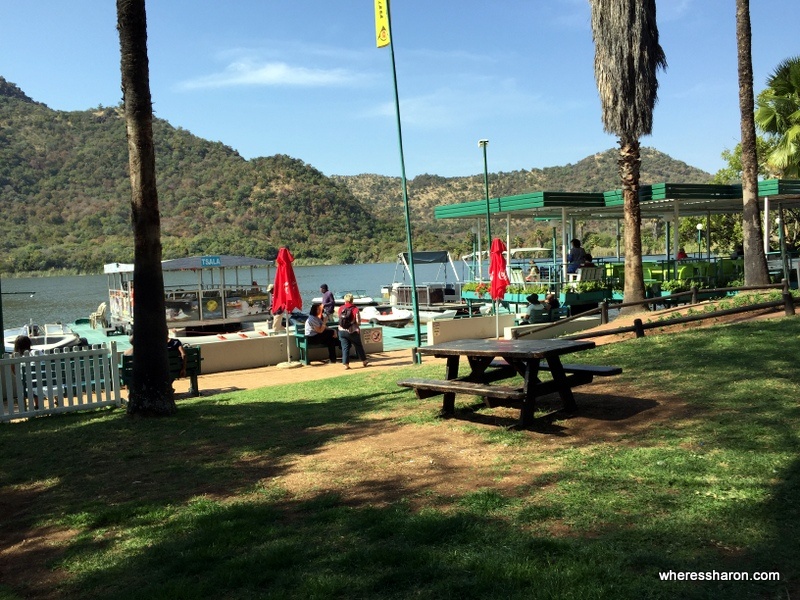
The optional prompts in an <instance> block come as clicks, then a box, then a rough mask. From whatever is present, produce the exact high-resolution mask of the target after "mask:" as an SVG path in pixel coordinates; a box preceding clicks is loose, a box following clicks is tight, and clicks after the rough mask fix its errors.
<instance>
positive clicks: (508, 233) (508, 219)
mask: <svg viewBox="0 0 800 600" xmlns="http://www.w3.org/2000/svg"><path fill="white" fill-rule="evenodd" d="M506 252H507V254H506V273H508V279H509V281H510V280H511V213H507V214H506Z"/></svg>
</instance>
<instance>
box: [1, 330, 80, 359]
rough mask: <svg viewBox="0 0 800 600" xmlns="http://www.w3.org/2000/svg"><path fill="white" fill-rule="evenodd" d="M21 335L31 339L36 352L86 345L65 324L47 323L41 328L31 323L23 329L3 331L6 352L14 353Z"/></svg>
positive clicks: (32, 347) (32, 348)
mask: <svg viewBox="0 0 800 600" xmlns="http://www.w3.org/2000/svg"><path fill="white" fill-rule="evenodd" d="M20 335H26V336H28V337H29V338H30V339H31V350H33V351H36V352H47V351H49V350H56V349H64V348H72V347H74V346H85V345H86V340H85V339H83V338H81V337H80V336H79V335H78V334H77V333H75V332H74V331H72V329H70V328H69V327H66V326H65V325H64V324H63V323H47V324H45V325H43V326H39V325H36V324H35V323H33V322H30V323H28V324H27V325H23V326H22V327H16V328H11V329H6V330H4V331H3V347H4V352H7V353H12V352H14V341H15V340H16V339H17V337H18V336H20Z"/></svg>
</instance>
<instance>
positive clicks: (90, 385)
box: [0, 342, 122, 422]
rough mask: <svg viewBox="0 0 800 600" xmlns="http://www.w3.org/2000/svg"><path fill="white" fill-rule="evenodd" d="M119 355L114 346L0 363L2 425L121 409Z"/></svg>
mask: <svg viewBox="0 0 800 600" xmlns="http://www.w3.org/2000/svg"><path fill="white" fill-rule="evenodd" d="M118 364H119V354H118V353H117V345H116V343H115V342H111V344H110V347H106V345H105V344H102V345H98V346H92V347H91V348H74V349H73V348H67V349H64V350H63V351H61V350H54V351H51V352H47V353H42V354H39V353H36V354H30V353H29V352H26V353H25V354H24V355H22V356H18V355H9V354H5V355H3V358H0V388H2V402H0V422H3V421H12V420H14V419H22V418H26V417H34V416H38V415H45V414H56V413H66V412H74V411H78V410H88V409H95V408H101V407H103V406H120V405H121V404H122V400H121V397H120V384H119V367H118Z"/></svg>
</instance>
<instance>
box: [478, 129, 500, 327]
mask: <svg viewBox="0 0 800 600" xmlns="http://www.w3.org/2000/svg"><path fill="white" fill-rule="evenodd" d="M488 144H489V140H478V146H480V147H481V148H483V189H484V191H485V193H486V239H488V240H489V242H488V244H487V246H486V249H487V251H488V253H489V259H490V260H491V257H492V213H491V209H490V206H489V167H488V163H487V162H486V146H487V145H488ZM489 277H490V278H491V273H489ZM495 310H496V309H495V305H494V299H492V311H495Z"/></svg>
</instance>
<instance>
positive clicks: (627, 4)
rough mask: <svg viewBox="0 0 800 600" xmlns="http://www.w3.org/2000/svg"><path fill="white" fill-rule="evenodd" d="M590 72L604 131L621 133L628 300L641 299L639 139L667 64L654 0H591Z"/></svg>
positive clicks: (645, 131)
mask: <svg viewBox="0 0 800 600" xmlns="http://www.w3.org/2000/svg"><path fill="white" fill-rule="evenodd" d="M589 3H590V5H591V9H592V36H593V37H594V44H595V57H594V73H595V79H596V81H597V89H598V92H599V94H600V103H601V106H602V111H603V117H602V118H603V129H604V130H605V131H607V132H608V133H613V134H615V135H617V136H619V162H618V164H619V175H620V178H621V180H622V192H623V199H624V211H625V289H624V297H625V300H626V301H636V300H644V297H645V288H644V274H643V272H642V239H641V224H642V215H641V210H640V207H639V180H640V164H641V155H640V149H639V138H640V137H641V136H643V135H649V134H650V133H651V132H652V129H653V108H654V107H655V103H656V100H657V98H658V93H657V92H658V80H657V78H656V72H657V70H658V69H659V68H662V69H665V68H666V66H667V61H666V57H665V56H664V51H663V50H662V49H661V45H660V44H659V43H658V27H657V26H656V3H655V0H589Z"/></svg>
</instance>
